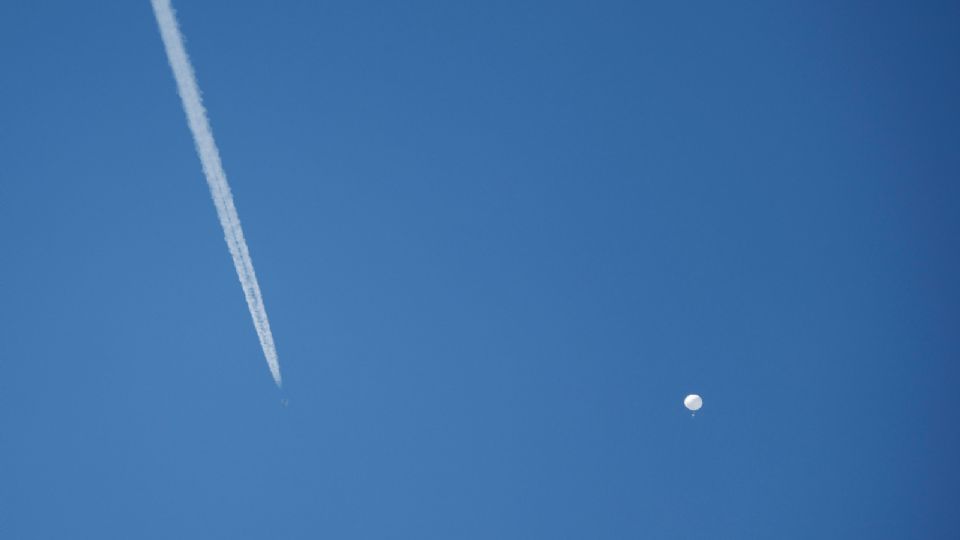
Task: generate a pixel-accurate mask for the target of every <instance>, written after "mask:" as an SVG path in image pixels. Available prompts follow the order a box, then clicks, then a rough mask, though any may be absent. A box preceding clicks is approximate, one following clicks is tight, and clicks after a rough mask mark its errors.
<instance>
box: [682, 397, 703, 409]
mask: <svg viewBox="0 0 960 540" xmlns="http://www.w3.org/2000/svg"><path fill="white" fill-rule="evenodd" d="M683 406H684V407H686V408H688V409H690V410H691V411H699V410H700V407H703V398H701V397H700V396H698V395H697V394H690V395H689V396H687V397H685V398H684V399H683Z"/></svg>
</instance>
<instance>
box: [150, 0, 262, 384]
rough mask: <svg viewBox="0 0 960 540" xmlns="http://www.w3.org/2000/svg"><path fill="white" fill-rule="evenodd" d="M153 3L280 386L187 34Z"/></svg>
mask: <svg viewBox="0 0 960 540" xmlns="http://www.w3.org/2000/svg"><path fill="white" fill-rule="evenodd" d="M150 1H151V3H152V4H153V13H154V15H156V17H157V25H158V26H159V27H160V36H161V37H162V38H163V46H164V48H165V49H166V50H167V59H168V60H169V61H170V67H171V68H172V69H173V76H174V78H176V79H177V90H178V91H179V92H180V99H181V100H182V101H183V110H184V112H186V114H187V122H188V123H189V124H190V131H191V132H192V133H193V142H194V143H195V144H196V146H197V154H199V155H200V162H201V163H202V164H203V174H204V175H205V176H206V177H207V184H208V185H209V186H210V194H211V195H212V196H213V204H214V205H216V207H217V216H218V217H219V218H220V226H221V227H223V235H224V237H225V238H226V240H227V247H229V248H230V255H231V256H233V265H234V266H236V268H237V275H238V276H239V277H240V284H241V285H243V294H244V296H246V298H247V306H248V307H249V308H250V316H251V317H253V326H255V327H256V329H257V336H259V338H260V346H261V347H263V355H264V356H265V357H266V358H267V365H269V366H270V373H271V374H272V375H273V380H274V381H276V383H277V386H280V384H281V380H280V362H279V361H278V359H277V349H276V347H275V346H274V344H273V334H272V333H271V332H270V321H268V320H267V310H266V309H265V308H264V307H263V297H262V296H261V295H260V285H259V284H258V283H257V276H256V274H254V272H253V262H252V261H251V260H250V252H249V251H248V250H247V241H246V240H244V238H243V229H242V228H240V218H239V217H238V216H237V209H236V208H235V207H234V206H233V196H232V195H231V194H230V185H229V184H227V175H226V173H224V172H223V165H222V164H221V163H220V152H219V151H218V150H217V143H216V142H214V140H213V131H211V129H210V123H209V122H208V121H207V112H206V110H205V109H204V108H203V100H202V99H201V98H200V90H199V89H198V88H197V79H196V76H195V75H194V73H193V66H191V65H190V59H189V58H187V51H186V49H185V48H184V45H183V35H182V34H181V33H180V28H179V26H178V25H177V19H176V17H175V16H174V14H173V8H172V7H170V0H150Z"/></svg>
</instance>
